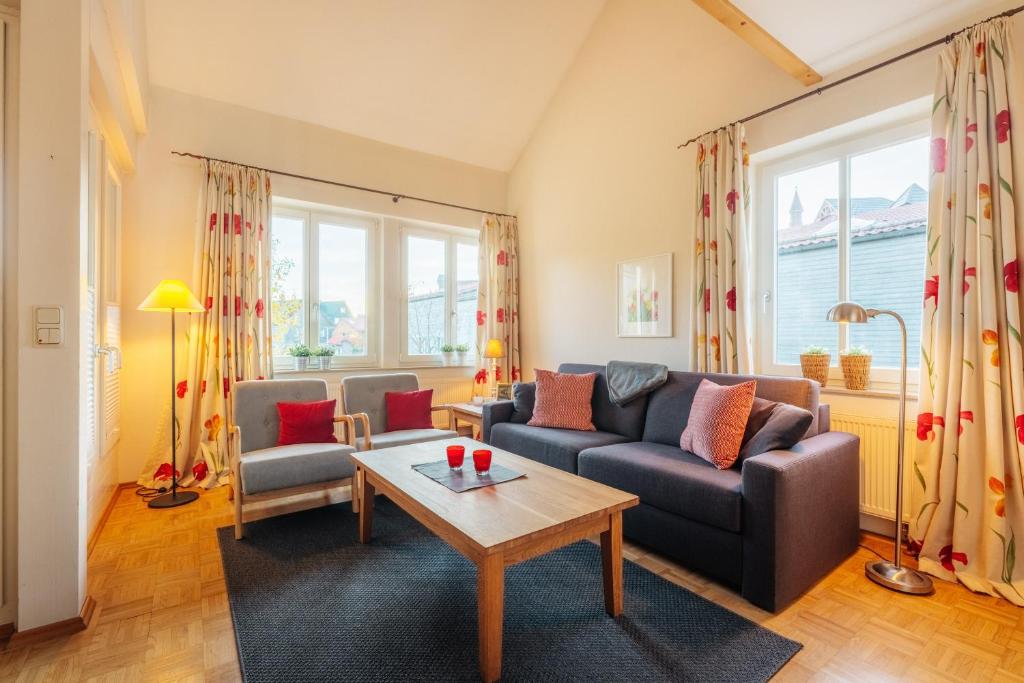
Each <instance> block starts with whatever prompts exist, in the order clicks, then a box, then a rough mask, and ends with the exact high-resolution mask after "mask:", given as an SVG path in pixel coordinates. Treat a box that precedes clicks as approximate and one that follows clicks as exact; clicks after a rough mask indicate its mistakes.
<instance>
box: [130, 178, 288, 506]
mask: <svg viewBox="0 0 1024 683" xmlns="http://www.w3.org/2000/svg"><path fill="white" fill-rule="evenodd" d="M202 182H203V188H202V199H201V202H202V206H203V207H204V210H203V212H202V214H201V218H200V221H199V226H198V234H197V237H196V245H197V248H198V252H197V254H196V257H197V260H196V272H195V276H196V285H197V286H198V289H196V290H195V293H196V296H197V297H198V299H199V300H200V301H201V302H204V304H205V306H206V312H205V313H192V314H189V323H188V332H187V339H186V341H187V346H188V363H187V366H186V369H185V372H184V374H183V375H180V376H179V378H178V380H177V383H176V387H175V388H176V391H175V400H176V402H177V405H176V409H177V417H178V423H179V429H178V444H177V458H178V468H179V472H180V476H181V483H182V484H183V485H184V486H202V487H204V488H212V487H214V486H217V485H219V484H222V483H226V481H227V478H228V477H229V474H230V469H229V463H228V450H227V425H228V424H233V423H234V419H233V416H232V414H231V387H232V384H233V383H234V382H236V381H239V380H244V379H263V378H265V377H268V376H269V375H270V363H271V353H270V317H269V315H267V308H266V302H267V301H268V300H269V282H270V277H269V272H270V244H269V241H268V240H267V239H264V237H265V236H266V229H267V228H268V227H269V225H270V175H269V174H268V173H266V172H265V171H260V170H256V169H253V168H248V167H246V166H238V165H235V164H225V163H220V162H213V161H211V162H206V163H205V164H204V168H203V180H202ZM179 367H180V366H179ZM170 478H171V463H170V449H163V450H161V451H159V452H158V453H157V455H156V456H155V457H154V458H153V460H152V461H151V462H150V464H149V465H148V466H147V468H146V470H145V471H144V472H143V473H142V476H141V478H140V480H139V483H140V484H143V485H146V486H161V485H164V483H165V482H168V481H170Z"/></svg>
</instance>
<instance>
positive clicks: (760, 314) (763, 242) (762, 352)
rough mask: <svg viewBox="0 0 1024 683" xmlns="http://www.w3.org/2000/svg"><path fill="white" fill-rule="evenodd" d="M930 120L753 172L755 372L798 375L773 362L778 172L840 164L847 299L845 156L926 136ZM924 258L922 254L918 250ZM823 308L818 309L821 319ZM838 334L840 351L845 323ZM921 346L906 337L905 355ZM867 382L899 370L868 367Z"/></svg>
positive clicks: (891, 379)
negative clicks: (754, 217)
mask: <svg viewBox="0 0 1024 683" xmlns="http://www.w3.org/2000/svg"><path fill="white" fill-rule="evenodd" d="M929 125H930V123H929V121H928V120H927V119H923V120H919V121H914V122H912V123H903V124H900V125H895V126H893V125H890V126H885V127H880V128H877V129H875V130H874V131H872V132H868V133H866V134H860V135H856V136H854V137H851V138H848V139H846V140H843V141H841V142H831V143H825V144H823V145H819V146H816V147H814V148H811V149H805V150H803V151H800V152H797V153H794V154H792V155H788V156H786V157H783V158H781V159H778V160H774V161H772V162H770V163H767V164H764V165H763V166H762V167H760V168H758V169H757V171H756V177H757V184H756V188H755V191H756V194H757V196H758V197H759V198H760V201H758V202H755V206H756V207H758V208H757V209H755V210H756V216H757V218H758V220H757V221H756V225H759V226H761V228H760V229H759V230H757V231H756V235H755V245H756V248H757V256H756V259H755V261H756V263H755V267H756V270H757V275H756V281H757V288H758V302H757V303H758V305H757V306H756V309H757V314H756V321H757V329H758V330H762V331H765V332H767V334H758V335H756V339H757V341H756V342H755V344H756V345H757V346H756V348H755V349H754V355H755V358H756V362H757V371H758V372H760V373H762V374H773V375H794V376H799V375H800V365H799V364H793V365H790V364H784V363H777V362H776V361H775V343H776V324H777V322H778V321H779V319H778V316H777V313H776V310H775V307H776V305H777V301H778V297H777V296H776V292H777V291H778V280H777V268H776V256H777V254H778V240H777V236H778V230H777V229H776V225H775V221H776V219H777V217H778V206H777V204H776V202H777V201H778V197H777V181H778V179H779V177H780V176H785V175H789V174H791V173H796V172H799V171H802V170H806V169H809V168H814V167H816V166H821V165H824V164H827V163H829V162H833V161H836V162H838V165H839V183H838V185H839V187H838V190H839V197H838V200H839V229H838V237H837V239H838V247H839V291H838V293H837V296H838V300H837V301H846V300H848V297H849V291H850V269H849V250H850V228H849V226H850V201H849V200H850V160H851V159H852V158H853V157H855V156H860V155H862V154H866V153H869V152H873V151H876V150H879V149H883V148H886V147H891V146H893V145H898V144H900V143H903V142H909V141H911V140H916V139H919V138H921V137H927V136H928V135H929V134H930V128H929ZM922 257H923V254H922ZM825 313H826V311H822V312H821V315H822V317H824V316H825ZM867 324H871V323H867ZM837 327H838V328H839V330H838V334H839V337H838V338H837V343H838V348H839V349H840V350H842V349H845V348H846V347H847V345H848V341H849V331H848V329H847V328H848V325H838V324H837ZM919 351H920V349H919V347H918V345H917V344H916V342H915V340H913V339H908V340H907V358H908V360H909V359H912V358H913V357H914V355H915V354H917V353H919ZM919 374H920V373H919V370H918V369H916V368H913V367H911V368H909V370H908V373H907V381H908V383H910V384H911V385H914V386H916V385H917V382H918V379H919ZM829 379H830V380H834V381H835V382H836V384H839V385H840V386H841V382H842V371H841V370H840V367H839V359H838V358H832V360H831V367H830V369H829ZM871 380H872V383H873V385H874V388H880V389H888V388H893V387H895V386H896V385H897V383H898V381H899V369H898V368H876V367H872V368H871Z"/></svg>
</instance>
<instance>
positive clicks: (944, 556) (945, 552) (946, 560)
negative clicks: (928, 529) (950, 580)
mask: <svg viewBox="0 0 1024 683" xmlns="http://www.w3.org/2000/svg"><path fill="white" fill-rule="evenodd" d="M954 560H956V561H957V562H959V563H960V564H962V565H965V566H966V564H967V553H956V552H953V546H952V545H947V546H944V547H943V548H942V550H940V551H939V562H940V563H941V564H942V566H943V568H945V570H946V571H950V572H951V571H955V569H954V568H953V561H954Z"/></svg>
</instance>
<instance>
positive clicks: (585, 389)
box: [527, 370, 597, 432]
mask: <svg viewBox="0 0 1024 683" xmlns="http://www.w3.org/2000/svg"><path fill="white" fill-rule="evenodd" d="M534 374H536V375H537V400H536V403H534V406H533V417H531V418H530V421H529V422H527V424H529V425H532V426H534V427H555V428H557V429H575V430H577V431H581V432H593V431H595V429H594V422H593V418H594V415H593V409H592V408H591V406H590V401H591V399H593V397H594V380H595V379H596V378H597V373H595V372H588V373H587V374H585V375H572V374H569V373H562V372H551V371H550V370H534Z"/></svg>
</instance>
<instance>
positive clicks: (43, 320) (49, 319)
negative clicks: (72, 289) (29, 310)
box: [36, 306, 60, 325]
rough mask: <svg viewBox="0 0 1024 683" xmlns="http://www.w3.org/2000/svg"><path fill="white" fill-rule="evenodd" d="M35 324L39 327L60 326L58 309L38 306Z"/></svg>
mask: <svg viewBox="0 0 1024 683" xmlns="http://www.w3.org/2000/svg"><path fill="white" fill-rule="evenodd" d="M36 322H37V323H38V324H40V325H60V308H54V307H50V306H40V307H39V308H37V309H36Z"/></svg>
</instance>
